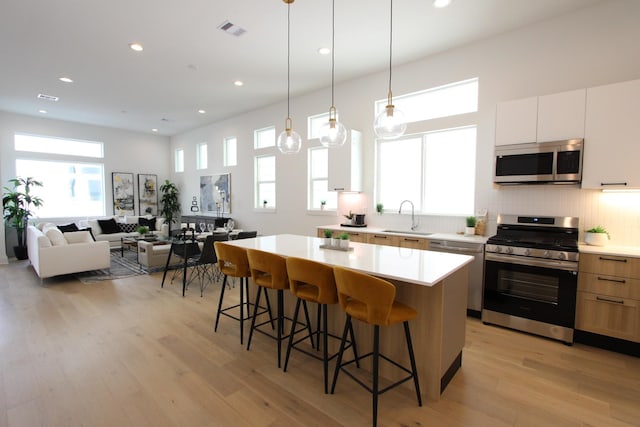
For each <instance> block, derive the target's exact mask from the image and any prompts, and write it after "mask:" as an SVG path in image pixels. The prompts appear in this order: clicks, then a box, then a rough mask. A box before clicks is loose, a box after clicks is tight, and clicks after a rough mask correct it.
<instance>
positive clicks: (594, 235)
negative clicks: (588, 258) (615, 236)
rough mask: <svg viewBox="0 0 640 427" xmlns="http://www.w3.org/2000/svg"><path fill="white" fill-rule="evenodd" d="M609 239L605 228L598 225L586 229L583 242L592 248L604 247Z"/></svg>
mask: <svg viewBox="0 0 640 427" xmlns="http://www.w3.org/2000/svg"><path fill="white" fill-rule="evenodd" d="M609 239H611V236H610V235H609V232H608V231H607V229H606V228H604V227H602V226H600V225H598V226H595V227H592V228H590V229H588V230H587V231H586V232H585V235H584V242H585V243H586V244H587V245H592V246H604V245H606V244H607V241H608V240H609Z"/></svg>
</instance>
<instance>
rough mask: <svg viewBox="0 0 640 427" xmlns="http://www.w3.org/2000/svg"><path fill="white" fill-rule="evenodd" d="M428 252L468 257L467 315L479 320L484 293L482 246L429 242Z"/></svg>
mask: <svg viewBox="0 0 640 427" xmlns="http://www.w3.org/2000/svg"><path fill="white" fill-rule="evenodd" d="M429 250H430V251H436V252H447V253H452V254H462V255H470V256H472V257H473V261H471V264H469V290H468V294H467V314H468V315H470V316H473V317H477V318H480V315H481V313H482V294H483V292H484V244H483V243H473V242H459V241H453V240H441V239H434V240H431V239H430V240H429Z"/></svg>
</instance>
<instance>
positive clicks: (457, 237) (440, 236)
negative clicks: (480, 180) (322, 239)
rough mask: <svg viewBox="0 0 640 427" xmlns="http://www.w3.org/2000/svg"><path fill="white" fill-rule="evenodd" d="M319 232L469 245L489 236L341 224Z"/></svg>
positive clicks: (327, 226)
mask: <svg viewBox="0 0 640 427" xmlns="http://www.w3.org/2000/svg"><path fill="white" fill-rule="evenodd" d="M317 229H318V230H341V231H347V232H348V231H351V232H359V233H369V234H379V233H380V234H388V235H390V236H404V237H421V238H425V239H431V240H449V241H453V242H469V243H481V244H485V243H487V239H488V238H489V237H487V236H465V235H463V234H454V233H430V234H429V233H428V232H425V234H415V233H412V232H411V231H410V230H407V233H402V232H401V231H400V230H397V231H398V232H397V233H396V232H389V231H384V230H386V228H380V227H369V226H367V227H342V226H341V225H340V224H332V225H323V226H318V227H317Z"/></svg>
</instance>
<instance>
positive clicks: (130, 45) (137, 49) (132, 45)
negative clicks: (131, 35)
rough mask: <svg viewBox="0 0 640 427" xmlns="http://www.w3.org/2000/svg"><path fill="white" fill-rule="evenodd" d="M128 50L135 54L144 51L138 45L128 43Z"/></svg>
mask: <svg viewBox="0 0 640 427" xmlns="http://www.w3.org/2000/svg"><path fill="white" fill-rule="evenodd" d="M129 48H130V49H131V50H135V51H136V52H142V51H143V50H144V48H143V47H142V45H141V44H140V43H129Z"/></svg>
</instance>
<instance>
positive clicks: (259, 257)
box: [247, 249, 289, 289]
mask: <svg viewBox="0 0 640 427" xmlns="http://www.w3.org/2000/svg"><path fill="white" fill-rule="evenodd" d="M247 258H248V259H249V270H251V277H252V278H253V281H254V282H255V283H256V285H258V286H264V287H267V288H271V289H289V276H287V262H286V258H285V257H283V256H281V255H277V254H273V253H270V252H265V251H260V250H257V249H247Z"/></svg>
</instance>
